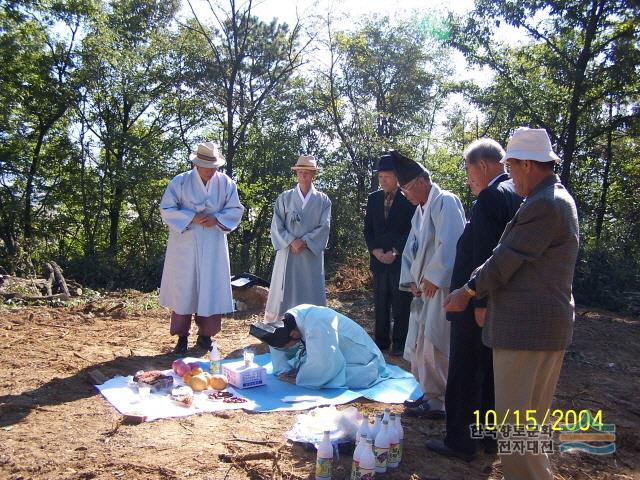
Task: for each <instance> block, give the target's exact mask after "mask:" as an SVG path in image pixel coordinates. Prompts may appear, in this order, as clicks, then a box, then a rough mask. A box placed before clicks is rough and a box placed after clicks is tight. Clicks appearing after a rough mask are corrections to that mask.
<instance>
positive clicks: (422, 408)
mask: <svg viewBox="0 0 640 480" xmlns="http://www.w3.org/2000/svg"><path fill="white" fill-rule="evenodd" d="M404 413H405V415H407V416H409V417H420V418H428V419H429V420H443V419H444V418H446V414H445V413H444V410H435V409H433V408H431V406H430V405H429V401H428V400H426V401H424V402H422V403H421V404H420V405H418V406H417V407H405V409H404Z"/></svg>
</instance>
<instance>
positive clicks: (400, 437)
mask: <svg viewBox="0 0 640 480" xmlns="http://www.w3.org/2000/svg"><path fill="white" fill-rule="evenodd" d="M396 431H397V432H398V440H399V441H400V442H399V443H398V465H399V464H400V463H402V455H404V429H403V428H402V415H401V414H399V413H398V414H396Z"/></svg>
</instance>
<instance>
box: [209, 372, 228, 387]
mask: <svg viewBox="0 0 640 480" xmlns="http://www.w3.org/2000/svg"><path fill="white" fill-rule="evenodd" d="M228 385H229V380H227V377H226V376H224V375H220V374H217V375H211V378H209V386H210V387H211V388H213V389H214V390H224V389H225V388H227V386H228Z"/></svg>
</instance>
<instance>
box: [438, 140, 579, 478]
mask: <svg viewBox="0 0 640 480" xmlns="http://www.w3.org/2000/svg"><path fill="white" fill-rule="evenodd" d="M502 161H503V162H505V163H506V164H507V167H508V168H509V171H510V174H511V178H512V179H513V182H514V183H515V185H516V191H517V192H518V193H519V194H520V195H522V196H523V197H525V200H524V202H523V203H522V206H521V207H520V209H519V210H518V212H517V213H516V215H515V216H514V217H513V219H512V220H511V221H510V222H509V223H508V224H507V226H506V228H505V230H504V233H503V234H502V237H501V238H500V241H499V243H498V246H497V247H496V248H495V249H494V251H493V254H492V256H491V257H490V258H489V259H488V260H487V261H486V262H485V263H483V264H482V266H480V268H479V269H478V270H477V271H476V272H475V273H474V275H473V276H472V278H471V279H470V280H469V282H467V283H466V284H465V285H463V287H462V288H459V289H457V290H455V291H453V292H452V293H451V294H450V295H449V297H447V299H446V300H445V309H446V310H447V311H463V310H464V309H465V308H466V307H467V304H468V303H469V300H470V299H472V298H474V297H478V298H482V297H488V300H489V301H488V304H487V316H486V325H485V327H484V329H483V332H482V340H483V342H484V344H485V345H487V346H488V347H491V348H493V370H494V383H495V395H496V416H497V418H499V419H501V420H500V421H501V422H503V421H504V423H505V424H511V425H518V424H519V425H520V426H522V425H523V424H525V423H526V424H528V425H529V426H531V425H532V424H533V425H541V423H542V422H543V421H544V419H545V418H547V417H546V414H547V412H548V410H549V409H550V408H551V402H552V400H553V394H554V391H555V388H556V385H557V382H558V378H559V376H560V368H561V366H562V360H563V358H564V353H565V350H566V348H567V347H568V346H569V344H570V343H571V338H572V335H573V320H574V303H573V295H572V293H571V284H572V282H573V272H574V268H575V262H576V258H577V256H578V239H579V231H578V215H577V211H576V205H575V202H574V200H573V198H572V197H571V195H570V194H569V192H567V190H566V189H565V188H564V187H563V186H562V184H561V183H560V179H559V178H558V177H557V176H556V175H555V174H554V173H553V164H554V162H558V161H559V158H558V156H557V155H556V154H555V153H554V152H553V150H552V148H551V142H550V141H549V136H548V135H547V132H546V131H545V130H543V129H529V128H519V129H518V130H516V132H515V133H514V135H513V137H512V138H511V140H510V141H509V144H508V145H507V152H506V153H505V155H504V157H503V159H502ZM507 414H508V415H507ZM500 460H501V462H502V472H503V475H504V478H505V479H506V480H515V479H517V480H552V479H553V473H552V472H551V464H550V462H549V458H548V457H547V455H546V453H541V454H536V453H534V452H531V451H525V453H524V454H521V453H515V452H504V453H501V455H500Z"/></svg>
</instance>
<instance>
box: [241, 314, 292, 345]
mask: <svg viewBox="0 0 640 480" xmlns="http://www.w3.org/2000/svg"><path fill="white" fill-rule="evenodd" d="M294 328H296V321H295V318H294V317H293V315H291V314H290V313H285V314H284V318H283V319H282V320H280V321H278V322H273V323H254V324H252V325H251V326H250V327H249V335H252V336H254V337H256V338H257V339H258V340H261V341H263V342H264V343H266V344H267V345H269V346H271V347H274V348H282V347H284V346H285V345H286V344H287V343H288V342H289V341H290V340H291V338H290V336H289V334H290V333H291V331H292V330H293V329H294Z"/></svg>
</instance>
